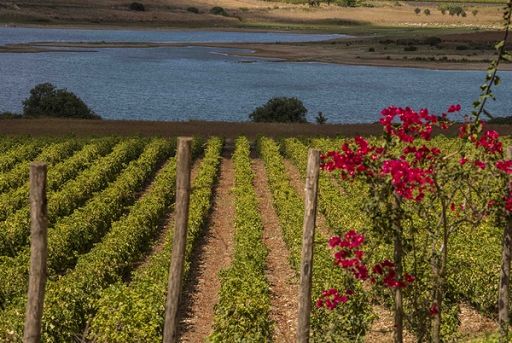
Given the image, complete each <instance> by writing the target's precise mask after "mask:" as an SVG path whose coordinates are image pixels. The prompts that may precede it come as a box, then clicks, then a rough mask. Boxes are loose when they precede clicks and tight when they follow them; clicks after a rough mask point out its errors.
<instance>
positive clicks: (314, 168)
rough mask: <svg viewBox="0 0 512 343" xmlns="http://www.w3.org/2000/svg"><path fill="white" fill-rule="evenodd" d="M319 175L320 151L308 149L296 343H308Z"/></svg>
mask: <svg viewBox="0 0 512 343" xmlns="http://www.w3.org/2000/svg"><path fill="white" fill-rule="evenodd" d="M319 173H320V151H318V150H315V149H309V152H308V166H307V176H306V188H305V191H306V198H305V200H304V231H303V236H302V256H301V268H300V284H299V314H298V326H297V342H298V343H307V342H309V324H310V314H311V284H312V273H313V243H314V238H315V225H316V205H317V192H318V175H319Z"/></svg>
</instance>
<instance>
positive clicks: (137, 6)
mask: <svg viewBox="0 0 512 343" xmlns="http://www.w3.org/2000/svg"><path fill="white" fill-rule="evenodd" d="M128 8H129V9H130V11H138V12H144V11H145V10H146V8H145V7H144V5H143V4H141V3H140V2H132V3H131V4H130V6H128Z"/></svg>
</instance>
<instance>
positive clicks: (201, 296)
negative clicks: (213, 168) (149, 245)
mask: <svg viewBox="0 0 512 343" xmlns="http://www.w3.org/2000/svg"><path fill="white" fill-rule="evenodd" d="M231 153H232V147H229V146H227V142H226V146H225V147H224V153H223V157H222V161H221V165H220V176H219V181H218V183H217V188H216V192H215V196H214V202H213V212H212V214H211V217H210V221H209V226H208V228H206V229H205V232H204V236H202V237H201V238H200V241H199V243H198V248H197V249H196V250H195V251H194V252H193V253H192V256H194V261H193V262H192V267H191V271H190V273H191V274H190V279H189V281H188V282H187V284H186V285H185V292H184V295H183V303H182V305H181V306H180V310H179V313H178V316H179V319H180V321H179V327H178V337H179V338H178V341H179V342H194V343H195V342H204V341H205V340H206V338H207V337H208V335H209V334H210V333H211V331H212V325H213V318H214V306H215V304H216V303H217V302H218V298H219V294H218V293H219V290H220V280H219V277H218V274H219V271H220V270H222V269H224V268H226V267H227V266H229V264H230V262H231V257H232V250H233V228H234V214H235V207H234V195H233V192H232V188H233V182H234V170H233V162H232V161H231Z"/></svg>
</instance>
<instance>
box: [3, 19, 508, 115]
mask: <svg viewBox="0 0 512 343" xmlns="http://www.w3.org/2000/svg"><path fill="white" fill-rule="evenodd" d="M335 37H343V35H314V34H290V33H276V32H273V33H263V32H221V31H218V32H217V31H210V32H209V31H194V30H180V31H151V30H75V29H73V30H71V29H34V28H0V44H9V43H24V42H41V41H59V42H64V41H73V42H76V41H105V42H128V41H129V42H286V41H295V42H296V41H312V40H317V41H318V40H325V39H331V38H335ZM237 52H239V51H238V50H232V49H220V48H207V47H184V48H183V47H180V48H168V47H165V48H164V47H161V48H147V49H144V48H107V49H97V50H96V51H95V52H87V51H79V52H49V53H26V54H14V53H3V54H0V81H1V82H0V111H21V108H22V105H21V102H22V101H23V99H25V98H26V97H27V96H28V94H29V91H30V89H31V88H32V87H33V86H34V85H36V84H38V83H42V82H51V83H53V84H55V85H56V86H58V87H59V88H61V87H62V88H67V89H69V90H71V91H72V92H74V93H76V94H77V95H78V96H80V97H81V98H82V99H83V100H84V101H85V102H86V103H87V104H88V105H89V106H90V107H91V108H92V109H93V110H94V111H95V112H96V113H98V114H99V115H101V116H102V117H104V118H106V119H140V120H224V121H245V120H247V117H248V114H249V113H250V112H251V111H252V110H254V108H255V107H257V106H260V105H262V104H263V103H265V102H266V101H267V100H268V99H269V98H271V97H275V96H295V97H298V98H299V99H301V100H303V102H304V104H305V106H306V107H307V108H308V110H309V114H308V118H309V119H310V120H313V118H314V117H315V116H316V114H317V112H318V111H322V112H323V113H324V115H325V116H326V117H327V118H328V121H329V122H331V123H368V122H374V121H376V120H378V118H379V112H380V110H381V109H382V108H383V107H386V106H388V105H396V106H413V107H415V108H420V107H427V108H429V109H431V110H433V111H435V112H437V113H439V112H440V111H443V110H445V109H446V107H447V106H448V105H449V104H453V103H461V104H462V105H463V109H465V110H466V112H468V111H470V109H471V103H472V101H473V100H474V99H476V98H477V97H478V95H479V85H480V84H481V83H482V81H483V79H484V76H485V72H484V71H438V70H426V69H414V68H389V67H366V66H347V65H335V64H322V63H293V62H282V61H280V62H278V61H272V60H266V59H258V58H252V57H237V56H236V55H235V54H236V53H237ZM500 75H501V77H502V81H503V82H502V84H501V85H500V86H499V87H498V88H497V89H496V92H495V93H496V96H497V98H498V101H497V102H496V103H492V104H491V105H490V106H489V109H491V110H492V111H493V112H494V113H496V114H498V113H499V114H504V115H512V96H510V94H511V93H510V90H511V89H512V87H511V83H512V72H501V73H500Z"/></svg>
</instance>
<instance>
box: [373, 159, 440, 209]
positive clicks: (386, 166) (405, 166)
mask: <svg viewBox="0 0 512 343" xmlns="http://www.w3.org/2000/svg"><path fill="white" fill-rule="evenodd" d="M381 174H382V175H388V174H389V175H390V176H391V184H392V185H393V187H394V189H395V193H396V194H398V195H399V196H401V197H403V198H405V199H411V200H415V201H421V200H422V199H423V197H424V196H425V192H424V191H425V189H426V188H427V187H428V186H429V185H432V184H433V183H434V181H433V180H432V178H431V177H430V175H431V174H432V171H431V170H430V169H422V168H416V167H411V165H410V164H409V162H407V161H405V160H401V159H400V160H387V161H384V162H383V164H382V169H381Z"/></svg>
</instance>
